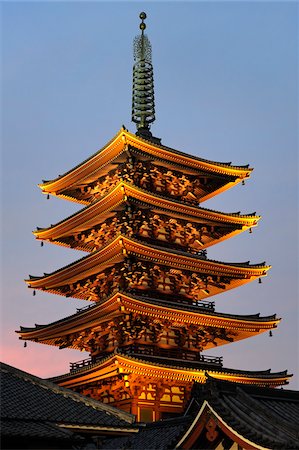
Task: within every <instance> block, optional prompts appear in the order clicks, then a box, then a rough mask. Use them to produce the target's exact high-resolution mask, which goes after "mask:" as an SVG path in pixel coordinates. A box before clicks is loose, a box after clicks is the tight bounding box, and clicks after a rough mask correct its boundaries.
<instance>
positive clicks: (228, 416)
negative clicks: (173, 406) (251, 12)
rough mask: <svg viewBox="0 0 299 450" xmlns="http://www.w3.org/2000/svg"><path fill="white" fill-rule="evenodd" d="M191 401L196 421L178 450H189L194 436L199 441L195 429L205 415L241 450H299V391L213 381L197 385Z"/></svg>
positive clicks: (177, 446)
mask: <svg viewBox="0 0 299 450" xmlns="http://www.w3.org/2000/svg"><path fill="white" fill-rule="evenodd" d="M192 398H193V405H191V410H190V409H189V413H190V412H191V411H192V412H193V417H194V416H195V417H194V420H193V422H192V425H191V427H190V428H189V429H188V430H186V431H185V433H184V435H183V436H182V437H181V439H180V440H179V442H177V444H176V448H190V445H192V444H191V441H192V434H193V435H194V436H193V437H194V438H197V442H199V441H200V436H197V437H196V434H197V435H199V433H198V432H196V429H198V428H200V424H202V423H203V422H204V421H205V420H204V417H205V415H206V414H207V415H208V416H209V417H212V418H213V419H214V420H215V421H216V422H217V424H218V427H219V428H220V429H221V430H222V432H223V433H224V435H227V436H230V437H231V439H232V440H233V441H234V442H238V443H239V445H240V446H242V448H253V449H257V448H259V449H261V448H263V449H270V448H271V449H273V448H277V449H278V448H279V449H298V448H299V433H298V429H299V392H297V391H288V390H287V391H285V390H281V389H267V388H260V387H256V386H245V385H238V384H232V383H228V382H223V381H221V382H220V381H218V380H215V379H213V377H211V378H210V379H209V380H208V382H207V384H206V385H199V384H195V385H194V387H193V391H192ZM193 440H194V439H193ZM197 448H201V447H197ZM213 448H214V447H213Z"/></svg>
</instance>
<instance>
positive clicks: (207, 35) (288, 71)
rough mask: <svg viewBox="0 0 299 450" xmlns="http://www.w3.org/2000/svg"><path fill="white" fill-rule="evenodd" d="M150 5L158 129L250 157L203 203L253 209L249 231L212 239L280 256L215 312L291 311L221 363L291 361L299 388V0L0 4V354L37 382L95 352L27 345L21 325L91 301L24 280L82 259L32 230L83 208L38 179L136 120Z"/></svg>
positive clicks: (220, 154)
mask: <svg viewBox="0 0 299 450" xmlns="http://www.w3.org/2000/svg"><path fill="white" fill-rule="evenodd" d="M143 10H144V11H145V12H146V13H147V16H148V17H147V20H146V23H147V30H146V31H147V34H148V36H149V38H150V40H151V43H152V49H153V65H154V79H155V98H156V121H155V123H154V124H153V126H152V132H153V134H154V135H155V136H158V137H160V138H162V143H163V144H164V145H167V146H170V147H173V148H176V149H179V150H181V151H184V152H186V153H190V154H193V155H196V156H199V157H202V158H206V159H211V160H214V161H225V162H226V161H232V163H233V164H235V165H243V164H247V163H250V165H251V167H254V172H253V174H252V176H251V178H250V179H249V180H248V181H246V184H245V186H241V185H238V186H236V187H234V188H232V189H230V190H228V191H226V192H224V193H222V194H220V195H218V196H216V197H214V198H212V199H210V200H208V201H206V202H205V203H204V204H203V206H204V207H207V208H210V209H216V210H219V211H223V212H228V213H229V212H236V211H241V212H242V213H244V214H245V213H252V212H254V211H256V212H257V214H261V215H262V219H261V221H260V224H259V226H258V227H257V228H255V229H254V230H253V233H252V234H249V233H248V232H246V233H242V234H241V235H239V236H236V237H233V238H232V239H229V240H227V241H225V242H222V243H219V244H218V245H215V246H214V247H211V248H209V249H208V257H209V258H211V259H216V260H219V261H226V262H242V261H248V260H250V261H251V263H259V262H261V261H266V262H267V263H269V264H271V265H272V269H271V271H270V272H268V276H267V277H266V278H263V282H262V284H258V282H257V281H255V282H252V283H249V284H248V285H246V286H242V287H240V288H238V289H234V290H231V291H228V292H227V293H223V294H221V295H218V296H217V297H215V299H213V298H210V300H215V303H216V310H217V311H219V312H227V313H232V314H254V313H257V312H260V313H261V315H271V314H273V313H276V314H277V316H278V317H281V318H282V321H281V323H280V325H279V327H278V328H277V329H276V330H274V332H273V336H272V337H269V335H268V334H267V333H264V334H262V335H260V336H257V337H252V338H251V339H246V340H243V341H240V342H237V343H232V344H229V345H225V346H221V347H219V348H215V349H213V350H209V351H208V352H207V354H209V355H218V356H223V358H224V366H225V367H231V368H236V369H246V370H263V369H268V368H271V369H272V370H273V371H280V370H284V369H288V371H289V373H293V374H294V377H293V379H292V381H291V383H290V385H289V387H290V388H292V389H299V383H298V374H299V352H298V325H299V324H298V297H299V296H298V284H297V278H298V263H297V260H298V215H297V209H298V135H297V129H296V127H297V122H298V109H297V105H298V81H297V74H298V71H297V69H298V57H297V55H298V48H297V45H298V44H297V42H298V25H297V21H298V4H297V3H295V2H294V3H293V2H241V1H240V2H196V1H193V2H146V1H144V2H138V1H136V2H133V1H132V2H126V1H122V2H113V1H110V2H43V1H39V2H2V64H1V75H2V77H1V78H2V100H1V111H2V134H1V136H2V148H3V151H2V164H1V168H2V177H1V179H2V183H1V185H2V215H1V217H2V251H1V256H2V264H1V268H2V270H1V276H2V282H1V286H2V295H1V297H2V306H1V325H2V326H1V333H2V338H1V347H2V348H1V359H2V360H3V361H5V362H6V363H8V364H11V365H13V366H16V367H18V368H20V369H23V370H26V371H28V372H30V373H33V374H36V375H38V376H41V377H48V376H54V375H58V374H61V373H66V372H67V371H68V367H69V362H71V361H72V362H74V361H77V360H81V359H83V358H86V357H88V354H87V353H80V352H78V351H75V350H68V349H63V350H59V349H58V348H55V347H53V348H52V347H50V346H46V345H42V344H36V343H31V342H29V343H28V346H27V347H26V348H24V346H23V342H22V341H19V339H18V335H17V334H16V333H15V330H17V329H19V326H20V325H22V326H34V324H47V323H50V322H52V321H55V320H58V319H61V318H63V317H65V316H67V315H70V314H72V313H74V312H75V311H76V308H80V307H83V306H85V304H86V302H84V301H82V300H76V299H71V298H64V297H61V296H56V295H51V294H46V293H42V292H39V291H38V292H37V295H36V296H35V297H33V296H32V290H30V289H28V288H27V287H26V285H25V283H24V281H23V280H24V278H27V277H28V274H32V275H42V274H43V272H46V273H49V272H51V271H54V270H56V269H59V268H60V267H63V266H64V265H66V264H68V263H70V262H72V261H75V260H77V259H79V258H80V257H82V256H83V255H84V253H82V252H79V251H75V250H71V249H67V248H63V247H59V246H55V245H50V244H45V245H44V246H43V247H41V246H40V243H39V242H38V241H35V239H34V236H33V235H32V233H31V231H32V230H34V229H35V228H36V227H37V226H40V227H47V226H49V225H50V224H55V223H56V222H58V221H60V220H62V219H64V218H66V217H68V216H69V215H70V214H72V213H73V212H75V211H78V210H80V209H81V208H82V206H80V205H78V204H75V203H72V202H68V201H66V200H62V199H55V198H51V199H50V200H47V199H46V196H44V195H42V194H41V192H40V189H39V188H38V187H37V184H38V183H39V182H41V180H42V179H53V178H56V177H57V176H58V175H59V174H62V173H64V172H66V171H68V170H69V169H71V168H72V167H74V166H75V165H77V164H78V163H80V162H82V161H83V160H84V159H86V158H88V157H89V156H90V155H91V154H93V153H95V152H96V151H97V150H98V149H100V148H101V147H102V146H104V145H105V144H106V143H107V142H108V141H109V140H110V139H111V138H112V137H113V136H114V135H115V134H116V132H117V131H118V130H119V129H120V127H121V126H122V124H124V125H125V126H126V127H127V128H128V129H129V130H130V131H132V132H135V125H134V124H133V123H131V109H130V108H131V95H132V93H131V90H132V87H131V86H132V65H133V56H132V41H133V38H134V36H135V35H136V34H138V33H139V28H138V27H139V22H140V20H139V17H138V16H139V13H140V12H141V11H143Z"/></svg>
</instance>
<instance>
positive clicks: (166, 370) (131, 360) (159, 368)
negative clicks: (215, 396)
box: [51, 350, 292, 388]
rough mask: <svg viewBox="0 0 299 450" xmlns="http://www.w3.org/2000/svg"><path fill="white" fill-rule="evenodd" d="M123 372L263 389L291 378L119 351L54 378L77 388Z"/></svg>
mask: <svg viewBox="0 0 299 450" xmlns="http://www.w3.org/2000/svg"><path fill="white" fill-rule="evenodd" d="M108 367H109V377H111V376H113V375H118V374H120V373H123V374H125V373H134V374H138V375H146V376H150V377H152V378H155V377H156V378H164V379H169V380H180V381H185V382H192V381H197V382H199V383H205V382H206V379H207V377H208V376H212V377H214V378H216V379H219V380H227V381H233V382H240V383H244V384H255V385H259V386H271V387H274V386H280V385H282V384H286V383H287V382H288V381H287V380H288V378H290V377H291V376H292V375H289V374H288V373H287V371H281V372H274V373H272V372H271V370H270V369H268V370H260V371H247V370H237V369H229V368H224V367H222V366H221V365H218V364H214V363H212V364H209V363H206V362H196V361H187V360H182V359H174V358H165V357H157V356H149V355H136V354H134V355H133V354H128V353H124V352H122V351H121V350H115V352H114V354H112V355H109V356H108V357H106V358H103V359H102V360H101V361H97V362H95V363H94V364H90V365H88V366H86V367H83V368H80V369H76V370H73V371H72V372H69V373H66V374H64V375H60V376H58V377H54V378H51V380H52V381H55V382H56V383H58V384H59V385H60V386H65V387H69V388H74V387H75V386H78V385H82V383H83V382H84V384H88V383H91V382H93V381H94V380H100V379H104V378H107V368H108Z"/></svg>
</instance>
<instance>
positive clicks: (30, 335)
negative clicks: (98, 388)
mask: <svg viewBox="0 0 299 450" xmlns="http://www.w3.org/2000/svg"><path fill="white" fill-rule="evenodd" d="M129 313H137V314H142V315H145V316H149V317H151V318H152V319H153V320H157V319H158V320H159V319H162V320H169V321H171V322H172V323H175V324H178V325H179V326H180V325H181V326H182V325H184V324H193V325H198V326H209V327H216V328H225V329H230V330H232V331H235V332H238V336H237V337H236V339H235V340H240V339H245V338H247V337H250V336H254V335H257V334H260V333H262V332H264V331H268V330H271V329H273V328H276V327H277V325H278V323H279V322H280V319H276V317H275V316H272V317H259V316H258V315H257V316H256V317H253V316H238V315H235V316H234V315H228V314H221V313H217V312H209V311H202V310H201V311H186V310H184V307H183V306H181V307H179V306H178V305H176V306H173V305H171V306H169V307H168V306H167V305H166V304H163V305H157V304H154V303H152V302H151V301H150V300H147V301H146V299H145V300H141V299H137V298H134V297H133V296H130V295H129V294H124V293H116V294H114V295H113V296H112V297H111V298H109V299H108V300H106V301H104V302H103V303H101V304H98V305H95V306H94V307H92V308H89V309H87V310H83V311H81V312H79V313H77V314H73V315H71V316H69V317H66V318H65V319H62V320H60V321H56V322H53V323H50V324H48V325H36V326H35V327H34V328H24V327H21V330H19V331H17V333H18V334H19V335H20V339H23V340H33V341H36V340H38V341H42V342H43V343H46V344H49V345H58V344H57V343H56V342H55V341H57V339H58V338H62V337H63V336H66V335H68V334H71V333H75V332H78V331H83V330H85V329H87V328H88V329H91V328H96V327H98V326H99V324H100V323H102V322H106V321H107V320H112V319H113V318H114V317H115V316H120V315H123V314H129ZM224 343H225V341H223V342H222V341H221V342H220V341H219V343H218V345H219V344H220V345H221V344H224ZM73 348H76V347H73ZM207 348H208V347H207Z"/></svg>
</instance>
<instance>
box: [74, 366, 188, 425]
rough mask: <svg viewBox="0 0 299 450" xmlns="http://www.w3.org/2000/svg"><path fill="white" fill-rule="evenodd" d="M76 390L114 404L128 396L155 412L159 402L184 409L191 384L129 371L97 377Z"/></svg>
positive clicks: (128, 398)
mask: <svg viewBox="0 0 299 450" xmlns="http://www.w3.org/2000/svg"><path fill="white" fill-rule="evenodd" d="M76 391H77V392H79V393H80V394H83V395H86V396H90V397H92V398H94V399H96V400H99V401H101V402H103V403H110V404H112V405H114V406H116V405H118V406H121V405H122V403H125V402H126V401H127V400H130V403H131V404H132V403H133V402H134V403H135V406H136V407H137V406H142V405H143V404H144V403H145V404H147V405H151V407H152V408H153V409H154V410H156V411H157V412H159V408H161V406H162V408H163V406H164V407H165V406H166V407H168V409H169V407H170V408H171V407H172V406H175V411H178V408H179V410H180V411H183V408H184V407H185V405H186V403H187V401H188V399H189V397H190V386H189V385H187V384H186V383H179V382H177V381H170V380H165V379H159V378H151V377H145V376H140V375H136V374H132V373H131V374H125V375H123V374H120V375H118V376H114V377H110V378H108V379H105V380H99V381H97V382H93V383H90V384H88V385H86V386H82V387H79V388H77V389H76ZM131 412H132V411H131ZM159 417H160V415H159V414H158V418H159Z"/></svg>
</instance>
